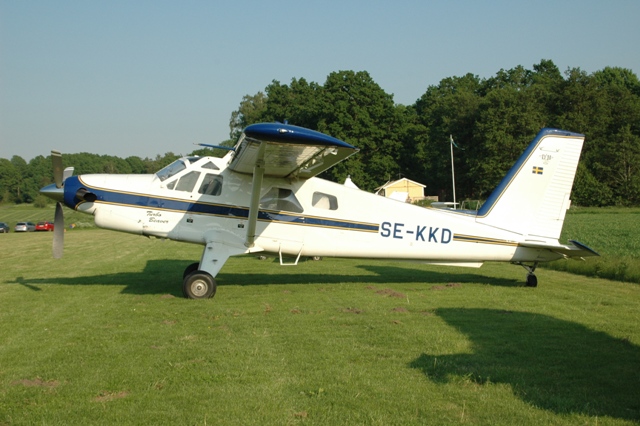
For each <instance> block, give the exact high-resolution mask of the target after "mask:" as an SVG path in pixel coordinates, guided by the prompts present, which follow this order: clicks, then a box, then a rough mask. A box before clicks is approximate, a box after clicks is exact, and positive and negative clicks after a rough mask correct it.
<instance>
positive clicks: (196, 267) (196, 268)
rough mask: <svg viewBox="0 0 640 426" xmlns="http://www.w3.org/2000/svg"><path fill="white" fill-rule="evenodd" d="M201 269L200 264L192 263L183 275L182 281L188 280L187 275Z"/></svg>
mask: <svg viewBox="0 0 640 426" xmlns="http://www.w3.org/2000/svg"><path fill="white" fill-rule="evenodd" d="M199 267H200V263H199V262H196V263H192V264H191V265H189V266H187V267H186V268H185V269H184V272H183V273H182V279H185V278H187V275H189V274H190V273H192V272H195V271H197V270H198V268H199Z"/></svg>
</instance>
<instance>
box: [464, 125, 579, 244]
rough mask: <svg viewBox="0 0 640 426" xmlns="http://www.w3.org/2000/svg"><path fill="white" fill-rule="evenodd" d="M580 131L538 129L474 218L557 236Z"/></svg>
mask: <svg viewBox="0 0 640 426" xmlns="http://www.w3.org/2000/svg"><path fill="white" fill-rule="evenodd" d="M583 142H584V135H581V134H579V133H572V132H567V131H564V130H557V129H542V130H541V131H540V132H539V133H538V135H537V136H536V137H535V139H534V140H533V141H532V142H531V144H529V146H528V147H527V149H526V151H525V152H524V154H522V156H521V157H520V158H519V159H518V161H517V162H516V164H515V165H514V166H513V167H512V168H511V170H509V173H507V175H506V176H505V177H504V179H502V181H501V182H500V184H499V185H498V186H497V187H496V189H495V190H494V191H493V193H492V194H491V195H490V196H489V198H488V199H487V201H486V202H485V204H484V205H483V206H482V208H481V209H480V210H479V211H478V215H477V217H476V222H478V223H483V224H486V225H489V226H493V227H496V228H500V229H504V230H507V231H511V232H515V233H518V234H522V235H523V236H524V239H525V240H530V241H543V242H544V241H547V240H549V239H552V240H557V239H558V238H559V237H560V232H562V224H563V222H564V216H565V213H566V211H567V209H568V208H569V206H570V204H571V200H570V199H569V196H570V194H571V187H572V186H573V179H574V177H575V174H576V169H577V167H578V160H579V159H580V151H581V150H582V144H583Z"/></svg>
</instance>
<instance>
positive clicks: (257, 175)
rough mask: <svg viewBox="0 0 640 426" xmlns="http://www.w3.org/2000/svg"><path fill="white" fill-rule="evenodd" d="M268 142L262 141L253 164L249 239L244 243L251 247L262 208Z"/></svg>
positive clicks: (248, 225) (248, 227)
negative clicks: (261, 200) (261, 195)
mask: <svg viewBox="0 0 640 426" xmlns="http://www.w3.org/2000/svg"><path fill="white" fill-rule="evenodd" d="M266 147H267V144H266V143H264V142H261V143H260V147H259V148H258V154H257V155H256V163H255V165H254V166H253V184H252V185H251V204H250V205H249V220H248V224H247V240H246V241H245V243H244V245H245V246H247V247H249V248H251V247H253V246H254V245H255V243H254V242H255V239H256V223H257V222H258V210H259V208H260V190H261V189H262V178H263V177H264V152H265V150H266Z"/></svg>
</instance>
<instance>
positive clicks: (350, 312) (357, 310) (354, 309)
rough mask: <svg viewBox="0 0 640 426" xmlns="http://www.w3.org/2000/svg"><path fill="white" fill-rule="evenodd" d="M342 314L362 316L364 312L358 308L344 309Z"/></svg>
mask: <svg viewBox="0 0 640 426" xmlns="http://www.w3.org/2000/svg"><path fill="white" fill-rule="evenodd" d="M342 312H345V313H347V314H361V313H362V310H361V309H358V308H344V309H343V310H342Z"/></svg>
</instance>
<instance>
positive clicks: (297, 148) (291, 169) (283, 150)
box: [229, 123, 358, 179]
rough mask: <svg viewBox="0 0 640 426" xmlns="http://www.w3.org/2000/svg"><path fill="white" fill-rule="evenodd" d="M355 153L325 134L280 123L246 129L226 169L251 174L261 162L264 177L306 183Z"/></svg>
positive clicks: (352, 148)
mask: <svg viewBox="0 0 640 426" xmlns="http://www.w3.org/2000/svg"><path fill="white" fill-rule="evenodd" d="M356 152H358V148H356V147H354V146H352V145H349V144H348V143H346V142H343V141H341V140H340V139H336V138H333V137H331V136H328V135H325V134H324V133H320V132H316V131H314V130H309V129H305V128H302V127H297V126H292V125H290V124H281V123H261V124H252V125H251V126H248V127H247V128H246V129H245V130H244V133H243V136H242V137H241V138H240V140H239V142H238V144H237V145H236V148H235V154H234V156H233V160H232V161H231V164H229V168H230V169H231V170H233V171H235V172H238V173H247V174H252V173H254V168H255V166H256V164H257V163H258V162H259V161H260V160H264V175H265V176H272V177H284V178H299V179H308V178H310V177H313V176H316V175H318V174H320V173H322V172H323V171H325V170H327V169H328V168H330V167H331V166H333V165H335V164H337V163H339V162H340V161H342V160H344V159H346V158H347V157H349V156H350V155H352V154H354V153H356Z"/></svg>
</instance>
